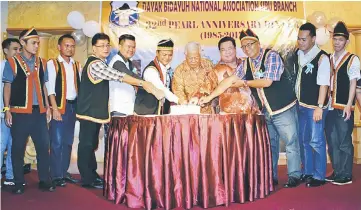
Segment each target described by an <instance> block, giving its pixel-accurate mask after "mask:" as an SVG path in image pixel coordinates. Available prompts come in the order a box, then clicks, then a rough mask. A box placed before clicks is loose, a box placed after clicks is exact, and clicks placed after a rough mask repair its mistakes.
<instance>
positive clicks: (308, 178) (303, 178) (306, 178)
mask: <svg viewBox="0 0 361 210" xmlns="http://www.w3.org/2000/svg"><path fill="white" fill-rule="evenodd" d="M300 180H301V182H306V183H309V182H310V181H311V180H312V175H305V174H302V175H301V177H300Z"/></svg>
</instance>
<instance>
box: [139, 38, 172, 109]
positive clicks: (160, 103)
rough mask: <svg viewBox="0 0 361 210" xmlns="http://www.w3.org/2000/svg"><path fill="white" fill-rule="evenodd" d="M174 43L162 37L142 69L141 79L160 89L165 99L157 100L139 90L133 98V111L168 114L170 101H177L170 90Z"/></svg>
mask: <svg viewBox="0 0 361 210" xmlns="http://www.w3.org/2000/svg"><path fill="white" fill-rule="evenodd" d="M173 47H174V43H173V41H172V40H171V39H164V40H161V41H160V42H159V43H158V46H157V53H156V57H155V58H154V60H153V61H151V62H150V63H149V64H148V66H146V67H145V69H144V71H143V79H144V80H145V81H148V82H150V83H152V84H153V85H154V86H155V87H157V88H159V89H160V90H162V91H163V92H164V94H165V99H163V100H158V99H157V98H156V97H155V96H153V95H151V94H149V93H147V92H146V91H144V90H139V91H138V93H137V98H136V100H135V105H134V112H135V113H136V114H139V115H147V114H158V115H159V114H169V107H170V103H171V102H173V103H176V104H177V103H178V100H179V99H178V97H177V96H176V95H174V93H172V92H171V91H170V88H171V87H170V84H171V79H172V74H173V71H172V68H171V66H170V62H171V61H172V58H173Z"/></svg>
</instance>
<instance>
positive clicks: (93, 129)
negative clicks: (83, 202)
mask: <svg viewBox="0 0 361 210" xmlns="http://www.w3.org/2000/svg"><path fill="white" fill-rule="evenodd" d="M79 122H80V130H79V145H78V168H79V172H80V175H81V179H82V182H83V184H91V183H92V182H94V180H95V179H96V177H97V173H96V170H97V161H96V158H95V150H96V149H97V148H98V144H99V131H100V127H101V125H102V124H99V123H95V122H91V121H88V120H79Z"/></svg>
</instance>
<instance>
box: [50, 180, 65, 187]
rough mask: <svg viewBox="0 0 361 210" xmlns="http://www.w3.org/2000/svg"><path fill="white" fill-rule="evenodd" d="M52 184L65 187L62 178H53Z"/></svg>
mask: <svg viewBox="0 0 361 210" xmlns="http://www.w3.org/2000/svg"><path fill="white" fill-rule="evenodd" d="M53 185H55V186H59V187H65V186H66V182H65V180H64V179H60V178H58V179H54V180H53Z"/></svg>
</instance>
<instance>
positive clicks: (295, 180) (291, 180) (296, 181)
mask: <svg viewBox="0 0 361 210" xmlns="http://www.w3.org/2000/svg"><path fill="white" fill-rule="evenodd" d="M300 184H301V180H300V179H298V178H296V177H292V176H290V177H288V181H287V183H286V184H284V185H283V187H285V188H293V187H297V186H298V185H300Z"/></svg>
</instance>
